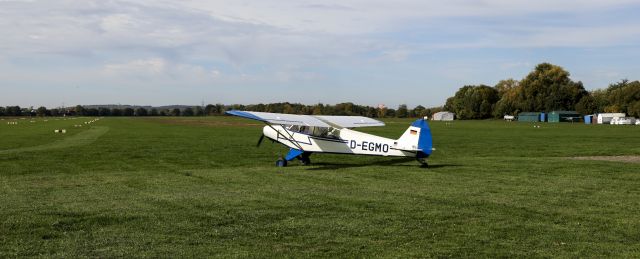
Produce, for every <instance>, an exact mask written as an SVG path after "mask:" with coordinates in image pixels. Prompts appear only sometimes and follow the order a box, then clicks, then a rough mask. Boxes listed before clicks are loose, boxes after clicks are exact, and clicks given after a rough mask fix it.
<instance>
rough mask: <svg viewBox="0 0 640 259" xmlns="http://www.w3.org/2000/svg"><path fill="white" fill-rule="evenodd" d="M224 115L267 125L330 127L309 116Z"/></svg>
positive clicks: (233, 113)
mask: <svg viewBox="0 0 640 259" xmlns="http://www.w3.org/2000/svg"><path fill="white" fill-rule="evenodd" d="M226 114H230V115H235V116H239V117H243V118H247V119H252V120H258V121H262V122H266V123H269V124H281V125H299V126H310V127H326V128H328V127H331V125H329V124H327V123H325V122H323V121H322V120H319V119H318V118H315V117H314V116H311V115H297V114H282V113H270V112H249V111H237V110H231V111H227V112H226Z"/></svg>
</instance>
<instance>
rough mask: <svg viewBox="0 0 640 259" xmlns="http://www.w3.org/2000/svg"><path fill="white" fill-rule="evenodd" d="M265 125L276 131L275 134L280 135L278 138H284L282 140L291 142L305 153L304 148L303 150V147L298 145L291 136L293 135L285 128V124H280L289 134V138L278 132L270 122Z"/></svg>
mask: <svg viewBox="0 0 640 259" xmlns="http://www.w3.org/2000/svg"><path fill="white" fill-rule="evenodd" d="M264 124H266V125H267V126H269V128H271V129H272V130H274V131H275V132H277V133H278V136H280V135H281V136H282V138H284V139H286V140H288V141H289V142H291V143H292V144H294V145H295V146H296V147H297V148H298V149H300V150H302V151H304V148H302V146H301V145H300V143H298V141H296V140H295V139H294V138H293V135H291V133H289V131H288V130H287V129H286V128H285V127H284V125H283V124H280V126H282V128H283V129H284V132H286V133H287V135H289V137H288V138H287V136H285V135H284V134H282V133H280V131H278V130H276V129H275V128H274V127H273V126H272V125H271V124H269V123H268V122H265V123H264Z"/></svg>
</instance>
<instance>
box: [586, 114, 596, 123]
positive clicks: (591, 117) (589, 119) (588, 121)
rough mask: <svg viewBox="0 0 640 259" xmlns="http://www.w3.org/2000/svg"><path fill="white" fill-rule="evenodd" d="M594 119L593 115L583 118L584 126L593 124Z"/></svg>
mask: <svg viewBox="0 0 640 259" xmlns="http://www.w3.org/2000/svg"><path fill="white" fill-rule="evenodd" d="M594 118H595V115H593V114H591V115H585V116H584V124H595V121H594Z"/></svg>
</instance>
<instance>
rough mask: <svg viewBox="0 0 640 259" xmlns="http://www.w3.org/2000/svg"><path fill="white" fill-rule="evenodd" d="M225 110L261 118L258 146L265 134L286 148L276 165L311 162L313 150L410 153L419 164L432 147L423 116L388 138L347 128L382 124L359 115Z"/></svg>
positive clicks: (242, 115)
mask: <svg viewBox="0 0 640 259" xmlns="http://www.w3.org/2000/svg"><path fill="white" fill-rule="evenodd" d="M226 114H229V115H235V116H239V117H243V118H247V119H253V120H257V121H261V122H264V123H265V124H266V126H265V127H264V128H263V129H262V136H261V137H260V140H258V146H259V145H260V143H261V142H262V140H263V139H264V137H265V136H266V137H267V138H269V139H271V140H273V141H277V142H279V143H281V144H283V145H285V146H287V147H289V148H290V150H289V153H287V155H286V156H285V157H284V158H280V159H278V161H276V166H287V161H291V160H293V159H296V158H297V159H299V160H300V161H302V163H303V164H304V165H308V164H310V163H311V159H309V156H310V155H311V154H313V153H333V154H353V155H372V156H392V157H412V158H415V159H416V160H417V161H418V162H420V164H421V165H422V166H423V167H428V166H429V165H428V164H427V161H426V158H428V157H429V155H431V152H432V151H433V150H435V149H434V148H433V143H432V140H431V129H430V128H429V124H428V123H427V122H426V121H425V120H424V119H419V120H416V121H415V122H413V124H411V126H409V128H408V129H407V130H406V131H405V132H404V134H402V136H400V138H399V139H389V138H384V137H379V136H375V135H371V134H367V133H362V132H358V131H355V130H351V129H352V128H357V127H370V126H384V123H383V122H381V121H378V120H374V119H371V118H367V117H362V116H324V115H322V116H320V115H295V114H281V113H268V112H250V111H238V110H232V111H227V112H226Z"/></svg>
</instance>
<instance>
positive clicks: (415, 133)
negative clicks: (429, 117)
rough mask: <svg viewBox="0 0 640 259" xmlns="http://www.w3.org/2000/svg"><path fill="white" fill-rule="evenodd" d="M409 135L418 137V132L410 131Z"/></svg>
mask: <svg viewBox="0 0 640 259" xmlns="http://www.w3.org/2000/svg"><path fill="white" fill-rule="evenodd" d="M409 133H411V135H418V131H417V130H411V131H410V132H409Z"/></svg>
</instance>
